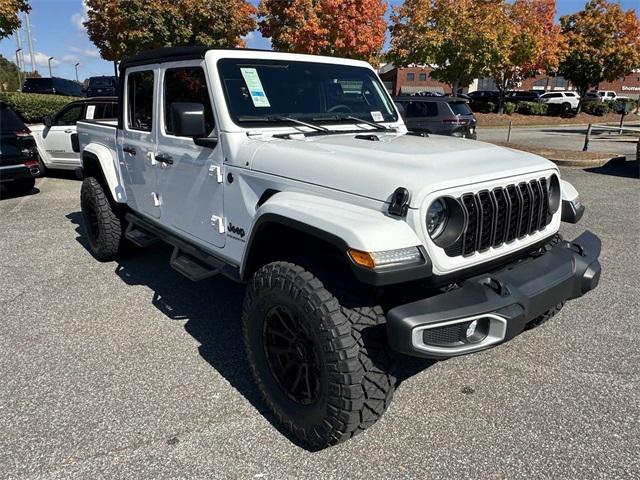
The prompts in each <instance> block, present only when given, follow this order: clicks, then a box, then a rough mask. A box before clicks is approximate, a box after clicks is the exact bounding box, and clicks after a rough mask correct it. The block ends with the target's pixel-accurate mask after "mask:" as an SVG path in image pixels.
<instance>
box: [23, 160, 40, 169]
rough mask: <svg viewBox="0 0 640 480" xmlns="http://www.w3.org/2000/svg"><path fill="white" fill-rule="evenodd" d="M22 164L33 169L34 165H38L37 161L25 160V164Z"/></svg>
mask: <svg viewBox="0 0 640 480" xmlns="http://www.w3.org/2000/svg"><path fill="white" fill-rule="evenodd" d="M24 164H25V165H26V166H27V167H29V168H31V167H35V166H36V165H38V161H37V160H27V161H26V162H24Z"/></svg>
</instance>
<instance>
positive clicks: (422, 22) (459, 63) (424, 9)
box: [389, 0, 502, 92]
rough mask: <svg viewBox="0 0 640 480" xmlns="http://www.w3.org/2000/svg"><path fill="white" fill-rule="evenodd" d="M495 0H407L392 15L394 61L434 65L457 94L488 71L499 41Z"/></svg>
mask: <svg viewBox="0 0 640 480" xmlns="http://www.w3.org/2000/svg"><path fill="white" fill-rule="evenodd" d="M501 3H502V2H496V1H494V0H490V1H486V0H460V1H452V0H406V1H405V2H404V4H403V5H401V6H399V7H396V8H394V9H393V12H392V14H391V27H390V31H391V49H390V52H389V59H390V60H392V61H393V62H394V63H395V64H396V65H399V66H404V65H408V64H418V65H429V66H431V67H432V69H433V70H432V71H431V77H433V78H435V79H436V80H439V81H441V82H443V83H446V84H448V85H450V86H451V90H452V91H453V92H457V91H458V88H459V87H465V86H467V85H469V84H470V83H471V82H472V81H473V79H474V78H478V77H480V76H483V75H485V74H486V67H487V65H488V64H489V62H490V60H491V58H490V54H491V49H489V48H488V47H489V46H490V45H491V42H492V40H493V39H494V36H495V35H494V32H493V29H494V21H493V18H494V17H495V15H496V14H497V13H499V11H500V8H501V7H502V5H501Z"/></svg>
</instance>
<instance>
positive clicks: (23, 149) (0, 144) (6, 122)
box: [0, 102, 40, 193]
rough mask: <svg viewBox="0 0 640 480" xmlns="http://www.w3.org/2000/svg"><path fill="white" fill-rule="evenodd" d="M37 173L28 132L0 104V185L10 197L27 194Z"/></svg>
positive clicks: (10, 110)
mask: <svg viewBox="0 0 640 480" xmlns="http://www.w3.org/2000/svg"><path fill="white" fill-rule="evenodd" d="M39 173H40V168H39V167H38V158H37V153H36V144H35V142H34V141H33V137H32V136H31V131H30V130H29V129H28V128H27V127H26V125H25V124H24V122H23V121H22V118H20V116H19V115H18V114H17V113H16V112H14V111H13V110H12V109H11V107H9V105H7V104H6V103H4V102H0V183H2V185H3V186H4V187H6V188H7V189H8V190H9V191H11V192H13V193H27V192H30V191H31V190H32V189H33V187H34V185H35V181H36V177H37V176H38V174H39Z"/></svg>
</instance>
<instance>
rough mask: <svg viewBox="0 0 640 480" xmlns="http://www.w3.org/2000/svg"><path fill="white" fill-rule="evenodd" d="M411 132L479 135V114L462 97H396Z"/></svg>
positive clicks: (466, 136)
mask: <svg viewBox="0 0 640 480" xmlns="http://www.w3.org/2000/svg"><path fill="white" fill-rule="evenodd" d="M393 101H394V102H395V104H396V106H397V107H398V110H400V114H401V115H402V118H403V120H404V122H405V124H406V125H407V128H408V129H409V131H410V132H416V133H434V134H437V135H451V136H454V137H462V138H473V139H475V138H476V137H477V133H476V117H475V116H474V115H473V112H472V111H471V109H470V108H469V105H468V104H467V101H466V100H464V99H462V98H458V97H421V98H416V97H396V98H394V99H393Z"/></svg>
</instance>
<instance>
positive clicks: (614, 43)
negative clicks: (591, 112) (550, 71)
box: [558, 0, 640, 110]
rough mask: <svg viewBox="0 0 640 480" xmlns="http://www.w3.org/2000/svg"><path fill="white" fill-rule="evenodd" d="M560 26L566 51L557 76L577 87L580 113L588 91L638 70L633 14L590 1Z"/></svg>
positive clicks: (637, 25)
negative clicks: (604, 82) (601, 83)
mask: <svg viewBox="0 0 640 480" xmlns="http://www.w3.org/2000/svg"><path fill="white" fill-rule="evenodd" d="M560 26H561V29H562V33H563V34H564V37H565V39H566V42H567V51H566V54H565V56H564V59H563V60H562V62H561V63H560V66H559V69H558V73H560V74H561V75H562V76H564V77H565V78H567V79H568V80H569V81H571V83H573V85H575V86H576V89H577V90H578V93H579V94H580V97H581V98H582V100H581V101H580V106H579V107H578V108H579V110H580V109H581V108H582V101H583V100H584V96H585V94H586V93H587V92H588V91H589V89H591V88H597V87H598V84H599V83H600V82H602V81H606V80H608V81H612V80H615V79H616V78H619V77H621V76H624V75H627V74H629V73H630V72H631V71H632V70H633V69H634V68H638V66H640V22H639V21H638V17H637V15H636V12H635V11H634V10H628V11H626V12H625V11H622V9H621V8H620V6H619V5H617V4H615V3H609V2H607V1H606V0H591V1H589V2H587V4H586V6H585V8H584V10H582V11H580V12H577V13H574V14H572V15H566V16H564V17H562V18H561V19H560Z"/></svg>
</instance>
